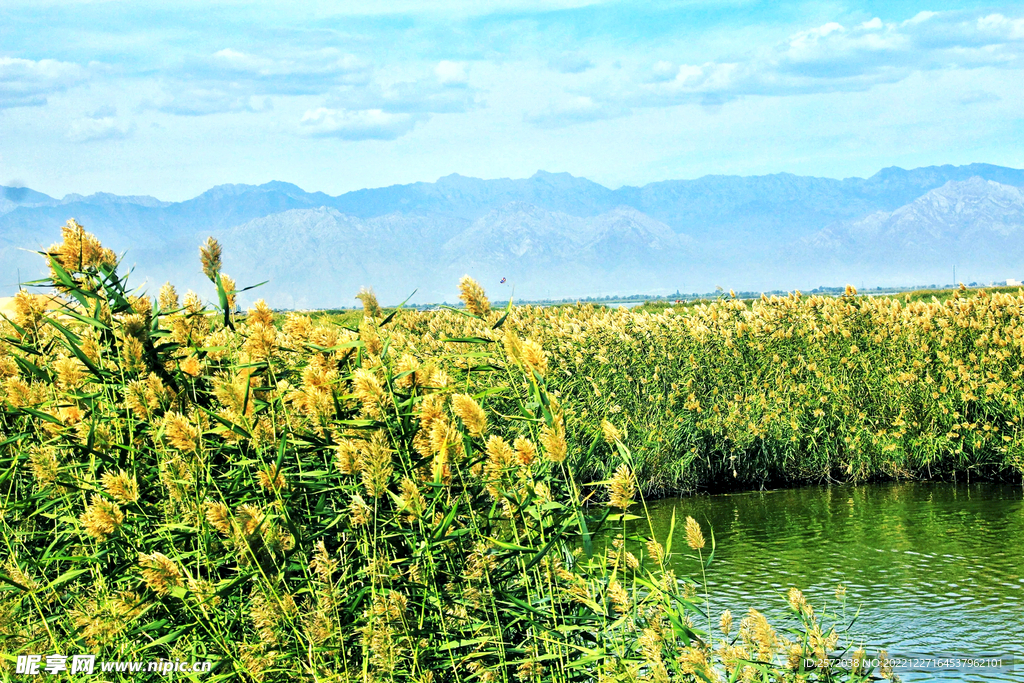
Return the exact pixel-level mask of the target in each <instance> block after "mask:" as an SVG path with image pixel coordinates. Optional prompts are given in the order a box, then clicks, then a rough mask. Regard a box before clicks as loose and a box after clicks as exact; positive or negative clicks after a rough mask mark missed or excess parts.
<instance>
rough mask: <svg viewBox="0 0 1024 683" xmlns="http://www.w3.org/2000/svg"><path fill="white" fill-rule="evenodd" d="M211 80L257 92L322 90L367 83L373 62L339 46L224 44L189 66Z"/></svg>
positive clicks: (315, 91)
mask: <svg viewBox="0 0 1024 683" xmlns="http://www.w3.org/2000/svg"><path fill="white" fill-rule="evenodd" d="M188 69H189V70H190V71H192V72H194V75H195V76H198V77H200V78H204V79H208V80H213V81H217V80H230V81H232V82H233V83H240V82H244V83H246V84H247V85H248V86H249V87H250V88H251V89H252V90H253V91H254V92H255V93H258V94H311V93H322V92H324V91H326V90H327V89H328V88H330V87H331V86H335V85H342V84H359V83H366V82H368V80H369V76H370V65H369V64H368V63H366V62H365V61H364V60H361V59H359V58H357V57H355V56H354V55H351V54H347V53H344V52H341V51H340V50H338V49H337V48H324V49H322V50H294V51H290V52H284V53H282V54H270V55H257V54H251V53H247V52H241V51H239V50H235V49H232V48H224V49H222V50H218V51H217V52H215V53H213V54H212V55H211V56H210V57H209V58H208V59H205V60H201V61H200V62H199V63H198V64H195V65H192V66H191V67H189V68H188Z"/></svg>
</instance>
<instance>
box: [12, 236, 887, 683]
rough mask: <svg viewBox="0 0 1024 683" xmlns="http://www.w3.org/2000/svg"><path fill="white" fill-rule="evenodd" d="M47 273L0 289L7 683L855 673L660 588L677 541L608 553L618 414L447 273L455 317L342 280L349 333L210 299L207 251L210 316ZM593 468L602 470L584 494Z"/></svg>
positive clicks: (78, 273) (813, 638) (625, 503)
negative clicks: (76, 667) (584, 414)
mask: <svg viewBox="0 0 1024 683" xmlns="http://www.w3.org/2000/svg"><path fill="white" fill-rule="evenodd" d="M46 258H48V259H49V263H50V267H51V271H52V278H51V280H50V281H49V284H50V285H51V286H52V287H53V288H54V289H55V290H57V291H58V292H59V293H60V294H61V297H62V301H63V302H64V305H63V307H62V308H60V309H58V310H56V311H49V312H48V311H46V310H44V308H43V307H42V306H41V305H39V303H38V300H36V299H33V298H32V297H30V296H28V295H26V294H19V296H18V302H17V303H18V309H17V315H16V316H15V318H14V319H13V320H11V321H9V322H8V323H5V325H4V330H3V332H4V338H5V339H4V344H3V345H2V347H0V348H2V349H3V351H2V355H0V375H2V377H3V382H2V390H0V428H2V435H0V448H2V451H0V501H2V503H0V505H2V507H0V542H2V543H3V546H4V552H3V554H4V556H5V559H4V560H3V564H2V569H0V584H2V589H0V653H2V654H3V657H4V660H5V662H4V666H6V667H7V670H6V675H8V676H13V674H12V673H11V671H12V667H13V661H14V659H15V656H16V655H19V654H26V653H35V654H48V653H63V654H65V655H70V654H76V653H80V652H90V653H93V654H97V655H98V656H99V658H100V659H103V660H115V659H120V660H154V659H159V658H164V659H180V660H185V661H189V660H212V661H214V662H215V667H214V670H213V671H212V672H211V673H209V674H205V675H199V674H189V675H188V676H189V677H190V678H192V679H195V680H207V681H212V680H225V681H227V680H253V681H278V680H280V681H286V680H317V681H357V680H358V681H399V680H401V681H421V682H429V681H467V682H468V681H513V680H515V681H577V680H580V681H582V680H587V681H590V680H602V681H620V680H621V681H637V680H645V681H646V680H650V681H669V680H672V681H697V680H702V681H714V680H726V679H728V680H759V681H760V680H768V681H782V680H787V681H788V680H822V681H824V680H829V681H832V680H836V681H839V680H841V681H863V680H867V679H868V677H869V673H870V672H868V671H864V670H861V668H857V667H855V668H853V669H851V668H849V667H847V668H842V667H839V666H826V667H820V666H818V667H812V666H810V665H809V663H808V661H807V660H806V659H805V658H816V657H823V656H824V655H826V654H828V653H832V654H835V653H843V652H847V651H848V647H849V644H844V643H842V642H841V641H840V637H841V635H842V623H841V622H840V624H839V626H838V628H837V627H835V626H832V625H826V623H825V622H824V621H823V620H822V618H821V616H820V615H819V614H818V613H816V612H814V610H812V609H810V607H809V606H808V605H807V604H806V601H804V600H803V599H802V597H800V599H797V597H794V596H791V603H792V607H793V618H792V621H791V623H790V624H788V625H786V627H785V630H776V629H775V628H773V627H772V626H771V625H770V624H769V623H768V621H767V620H766V619H765V618H764V617H763V616H762V615H761V614H760V613H759V612H757V611H756V610H754V609H751V610H750V611H749V612H748V613H747V614H746V615H745V616H744V617H743V618H742V620H741V621H740V623H739V624H738V626H736V627H734V625H733V620H732V616H731V614H729V613H726V614H723V615H720V616H714V615H711V614H708V613H707V612H706V608H704V607H702V605H706V604H707V597H706V586H705V587H704V588H703V589H702V588H700V587H699V586H698V585H697V584H695V583H694V582H692V581H679V580H677V578H676V577H675V575H674V574H673V572H672V569H671V562H672V557H673V555H675V554H678V553H679V552H680V550H681V548H680V544H679V543H677V544H676V546H675V547H673V544H672V541H673V535H672V534H670V535H669V537H667V538H665V539H657V538H654V537H653V535H648V536H646V537H641V538H636V537H631V538H629V539H627V538H624V537H623V535H622V530H623V529H624V528H625V527H624V524H625V521H626V520H627V519H628V518H629V515H630V513H631V511H632V512H636V511H638V510H639V509H641V508H640V506H639V504H638V502H640V495H639V492H638V487H637V480H636V463H635V462H634V456H633V455H632V454H631V452H630V450H629V448H628V446H627V445H626V443H625V442H624V441H625V438H626V437H625V436H624V434H623V432H622V431H621V426H622V424H623V420H622V417H623V416H622V415H619V414H618V413H611V411H607V412H609V413H610V415H609V417H611V418H612V419H610V420H604V421H603V423H601V424H599V425H598V426H597V427H595V428H594V429H593V430H590V431H588V430H587V429H586V427H581V426H576V427H572V428H570V426H569V424H570V421H571V420H570V415H569V410H568V408H567V406H568V405H569V404H570V402H571V401H573V400H579V394H578V393H574V392H578V391H579V388H571V387H568V386H566V383H565V380H564V377H563V374H564V373H565V372H566V369H567V368H568V367H570V366H563V365H561V363H562V362H563V361H562V358H563V356H564V351H562V350H561V349H559V348H558V345H559V344H560V343H564V342H554V343H552V344H551V346H553V347H554V348H547V347H548V342H549V341H551V340H552V339H553V337H552V335H550V334H548V335H547V337H545V339H546V341H545V342H544V343H538V342H537V341H536V339H531V338H530V337H529V336H528V335H526V334H525V333H526V332H527V331H528V330H529V328H530V327H531V326H532V325H534V324H535V322H534V321H532V320H531V316H534V315H539V314H536V313H534V312H529V311H528V312H526V313H523V312H519V311H514V310H513V309H511V307H510V308H507V309H505V310H498V311H492V310H491V309H490V304H489V302H487V300H486V297H485V295H484V293H483V290H482V289H480V288H479V286H478V285H476V283H474V282H472V281H471V280H465V281H464V282H463V283H462V290H463V295H464V298H465V300H466V304H467V309H468V310H467V311H466V312H448V313H445V314H442V315H441V316H439V317H437V318H436V319H431V318H428V317H425V316H422V315H419V314H414V315H407V314H405V313H402V312H398V313H397V314H395V313H393V314H389V315H386V316H383V317H381V316H382V313H381V312H380V309H379V306H377V304H376V300H375V299H374V298H373V296H372V294H371V293H366V294H365V295H364V297H363V302H364V305H365V307H366V314H365V315H364V317H363V318H362V320H361V321H360V323H359V327H358V331H352V330H348V329H345V328H342V327H340V326H337V325H332V324H330V323H314V322H313V320H311V319H310V318H308V317H306V316H302V315H298V314H292V315H289V316H288V317H287V319H286V320H285V321H284V322H283V324H282V325H281V326H280V327H278V326H277V325H275V324H274V316H273V314H272V312H271V311H270V310H269V309H268V308H267V307H266V306H265V305H263V304H262V302H258V303H257V304H256V305H255V306H253V307H252V308H251V309H250V310H249V311H248V313H247V314H246V315H244V316H237V315H235V314H234V313H233V310H234V308H235V305H234V300H235V297H236V296H237V292H236V291H235V285H234V283H233V281H232V280H231V279H230V278H228V277H227V276H226V275H225V274H224V273H222V272H221V268H220V253H219V247H218V246H217V245H216V243H215V242H213V241H211V242H209V243H207V244H206V245H205V246H204V247H203V250H202V265H203V269H204V272H206V274H207V276H208V277H209V278H210V280H211V282H212V283H213V284H214V285H215V286H216V289H217V292H218V302H219V304H218V306H217V307H215V308H214V309H208V308H206V307H205V306H204V305H203V304H202V303H201V301H200V299H199V298H198V297H197V296H195V295H194V294H191V293H189V294H187V295H186V296H185V298H184V301H183V302H182V301H180V300H179V297H178V294H177V292H176V291H175V290H174V288H173V287H171V286H170V285H167V286H165V287H164V288H163V289H162V290H161V291H160V294H159V297H157V298H156V300H153V299H150V298H147V297H146V296H143V295H141V294H139V293H136V292H133V291H132V290H131V289H130V287H129V285H128V284H127V282H126V281H125V280H124V279H123V278H122V277H121V276H120V275H119V274H118V272H117V268H116V263H115V259H114V257H113V254H111V253H110V252H109V251H108V250H105V249H104V248H103V247H102V246H101V245H100V244H99V243H98V242H97V241H96V240H95V238H93V237H92V236H91V235H89V234H88V233H86V232H84V230H82V228H81V227H80V226H78V225H77V224H75V223H73V222H69V224H68V226H67V227H66V228H65V229H64V234H63V242H62V243H60V244H57V245H54V247H52V248H51V249H50V252H49V254H47V255H46ZM454 316H459V318H458V321H459V324H458V325H456V324H455V323H454V322H453V321H454V320H456V318H454ZM406 318H409V319H408V320H407V319H406ZM551 322H552V321H541V320H537V321H536V324H537V326H538V328H541V327H544V326H547V328H548V329H550V325H551ZM435 323H437V324H438V325H439V327H437V328H435V329H433V331H430V330H423V334H422V335H420V336H415V335H414V334H413V331H414V330H416V329H419V328H420V327H421V326H426V327H428V328H429V327H430V326H431V325H433V324H435ZM513 323H515V324H513ZM449 326H450V327H452V328H454V327H460V326H461V329H464V330H471V331H472V334H462V335H461V336H458V337H453V336H449V335H448V334H447V333H446V332H440V331H441V330H442V329H444V328H447V327H449ZM439 332H440V333H439ZM595 350H598V349H595ZM598 351H599V350H598ZM620 371H622V372H626V371H633V370H627V369H626V368H622V369H621V370H620ZM556 377H557V378H558V386H560V387H562V388H561V389H555V388H554V387H555V386H556V384H555V378H556ZM600 412H601V413H604V412H606V411H603V410H602V411H600ZM584 424H585V423H584ZM590 459H601V460H602V461H603V462H614V463H615V467H614V471H613V474H612V476H610V477H609V479H608V480H607V481H604V482H596V483H594V482H592V484H594V485H592V486H586V487H581V486H580V482H581V481H582V479H581V478H580V477H578V476H575V475H576V473H575V472H574V471H573V469H572V467H573V466H579V467H582V468H584V469H586V468H587V466H588V465H587V463H588V462H589V460H590ZM573 463H575V465H574V464H573ZM595 492H598V493H597V495H594V494H595ZM606 497H607V498H608V499H609V500H610V502H611V503H612V505H610V506H609V505H604V504H600V505H598V504H596V503H597V502H598V501H602V500H604V499H605V498H606ZM588 498H589V499H591V503H592V504H591V505H585V504H584V503H585V501H586V500H587V499H588ZM685 529H686V541H687V546H688V548H689V550H688V551H687V550H685V549H682V550H684V551H686V552H693V553H698V554H699V557H700V560H701V562H702V566H703V565H705V564H706V563H707V562H710V561H711V559H712V557H713V554H714V543H713V540H712V542H711V543H710V544H709V543H708V542H707V541H706V540H705V539H704V537H703V533H704V531H705V530H702V529H701V528H700V526H699V524H698V523H697V522H696V521H695V520H692V519H690V520H686V525H685ZM616 530H618V531H619V533H618V534H617V533H616ZM597 534H604V535H603V536H601V538H602V539H608V541H609V542H607V543H605V542H603V541H601V542H598V540H597V536H596V535H597ZM712 538H713V537H712ZM627 541H631V542H632V543H631V544H630V545H631V546H633V547H634V549H636V548H635V543H636V542H638V541H642V542H643V543H644V545H643V548H644V551H643V552H640V551H638V553H639V556H638V554H634V552H632V551H630V550H629V549H628V548H627ZM702 598H704V599H703V600H702ZM716 624H717V626H716ZM876 673H878V672H876ZM178 675H179V676H184V675H183V674H178Z"/></svg>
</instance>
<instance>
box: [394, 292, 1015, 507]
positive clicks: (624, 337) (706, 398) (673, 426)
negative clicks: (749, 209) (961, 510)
mask: <svg viewBox="0 0 1024 683" xmlns="http://www.w3.org/2000/svg"><path fill="white" fill-rule="evenodd" d="M1022 311H1024V294H1022V293H1021V291H1020V290H1014V291H1012V292H996V293H990V292H987V291H979V292H973V293H967V292H959V291H957V292H951V293H950V294H949V296H948V297H947V298H946V299H945V300H943V301H940V300H937V299H932V300H928V301H925V300H916V301H915V300H908V298H907V297H902V298H901V297H878V298H868V297H859V296H856V295H855V293H854V292H853V291H852V290H851V291H850V293H849V295H848V296H844V297H838V298H837V297H821V296H803V295H800V294H799V293H794V294H792V295H789V296H786V297H771V298H764V299H761V300H755V301H752V302H742V301H738V300H733V299H730V298H726V299H723V300H721V301H718V302H714V303H710V304H707V303H702V304H698V305H695V306H691V307H687V308H674V307H665V308H663V309H661V310H660V312H656V313H652V312H650V311H645V310H635V309H634V310H627V309H604V308H595V307H593V306H591V305H582V306H567V307H557V308H537V307H530V306H525V307H514V308H512V309H511V311H510V312H509V315H508V320H507V322H506V326H505V329H508V330H510V331H512V332H514V333H516V334H519V335H524V336H529V337H531V338H532V339H534V340H535V341H536V342H537V343H538V344H539V345H540V346H541V347H542V348H543V349H544V350H545V353H546V354H547V361H548V364H549V366H550V368H551V370H550V378H549V382H550V386H551V387H552V391H553V392H554V393H555V395H557V396H558V397H559V400H560V401H561V403H562V405H563V408H564V411H565V414H566V425H567V430H568V435H569V437H568V438H569V440H570V441H571V442H572V443H575V444H580V445H581V448H580V451H579V452H578V453H577V454H576V455H574V456H573V464H574V467H575V468H576V471H577V472H578V473H579V474H580V476H582V477H583V478H584V479H604V478H607V477H608V476H609V475H610V474H611V472H612V471H613V470H614V468H615V466H616V460H615V458H614V457H607V454H606V453H604V452H602V451H596V452H594V453H589V454H588V452H587V448H586V445H587V444H589V443H591V442H592V441H593V439H594V435H595V434H598V433H599V432H600V426H601V423H602V421H605V420H610V421H611V422H613V423H615V424H616V425H617V426H618V428H619V429H620V430H621V431H622V432H623V439H624V441H625V443H626V444H627V445H628V446H629V448H630V449H631V451H632V452H633V454H634V457H635V459H636V468H637V476H638V478H639V481H640V484H641V487H642V488H643V489H644V490H645V491H646V492H648V493H661V492H666V491H678V490H693V489H698V488H724V487H760V486H763V485H768V484H772V485H777V484H787V483H788V484H799V483H812V482H830V481H847V482H857V481H864V480H868V479H872V478H907V477H930V478H938V477H947V478H950V477H957V476H960V477H969V476H976V477H977V476H988V477H1005V478H1017V477H1019V476H1020V474H1021V472H1022V470H1024V460H1022V454H1024V434H1022V433H1021V430H1020V424H1021V418H1022V414H1021V403H1020V400H1019V394H1020V389H1021V383H1022V380H1021V372H1022V364H1021V358H1022V356H1021V353H1022V348H1024V327H1022ZM394 327H395V329H394V331H393V333H392V335H391V337H390V339H391V341H390V344H391V348H392V350H393V351H394V352H395V353H398V354H411V355H413V356H415V355H416V354H429V355H433V356H436V357H439V358H449V357H454V356H455V355H457V354H459V353H462V352H464V351H465V350H466V349H467V348H471V347H474V346H478V347H479V348H478V349H476V350H477V351H478V352H479V353H478V354H477V356H478V357H477V358H476V359H474V360H466V359H465V358H460V359H459V360H458V362H459V363H461V364H462V365H463V366H464V367H472V366H473V365H474V364H478V365H480V366H483V367H486V366H488V365H489V364H491V362H492V360H493V359H491V358H490V357H489V356H488V349H489V348H490V347H489V346H488V345H487V344H486V343H483V340H485V339H496V340H498V341H500V339H501V336H500V335H497V334H495V333H494V332H493V331H491V330H490V329H489V326H488V324H487V323H486V322H485V321H481V320H475V319H473V318H468V317H466V316H465V315H463V314H462V313H461V312H457V311H442V312H431V313H418V312H408V313H403V314H401V315H400V316H398V317H397V318H396V319H395V322H394ZM452 340H458V341H452ZM446 362H447V361H446ZM473 375H474V376H482V375H480V374H479V373H473ZM470 382H471V383H472V380H470ZM481 386H482V385H481Z"/></svg>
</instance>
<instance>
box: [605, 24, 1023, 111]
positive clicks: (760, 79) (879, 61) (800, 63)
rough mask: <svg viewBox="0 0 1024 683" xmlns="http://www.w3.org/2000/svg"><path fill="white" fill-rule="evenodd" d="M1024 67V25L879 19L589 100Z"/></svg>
mask: <svg viewBox="0 0 1024 683" xmlns="http://www.w3.org/2000/svg"><path fill="white" fill-rule="evenodd" d="M1021 65H1024V18H1007V17H1005V16H1003V15H1001V14H990V15H987V16H984V17H977V16H974V17H971V16H967V15H965V14H963V13H958V12H945V13H935V12H930V13H925V12H922V13H920V14H918V15H916V16H915V17H914V18H912V19H910V20H908V21H904V22H900V23H888V24H887V23H883V22H882V20H881V19H879V18H877V17H875V18H873V19H871V20H870V21H866V22H863V23H861V24H859V25H855V26H851V27H847V26H844V25H842V24H840V23H838V22H834V21H833V22H827V23H825V24H822V25H820V26H816V27H812V28H810V29H806V30H803V31H798V32H796V33H794V34H793V35H791V36H790V37H789V38H788V39H787V40H785V41H781V42H779V43H777V44H775V45H772V46H769V47H766V48H762V49H758V50H753V51H751V52H749V53H747V54H745V55H741V56H737V57H735V58H732V59H722V60H716V61H709V62H706V63H703V64H685V63H684V64H674V63H672V62H669V61H665V60H661V61H658V62H656V63H654V64H653V65H652V66H650V67H648V68H647V69H646V70H645V69H639V70H635V71H634V72H633V73H632V74H631V75H630V74H624V76H625V77H626V79H627V80H625V81H620V82H619V83H618V85H617V87H613V88H608V87H607V86H606V85H605V84H602V85H601V88H602V89H603V91H598V90H596V89H594V90H590V91H588V92H587V93H586V94H588V95H590V96H591V97H593V98H594V100H595V101H596V102H601V101H604V102H618V103H621V104H625V105H628V106H634V107H661V106H673V105H677V104H685V103H694V102H704V103H706V102H708V101H709V98H712V99H713V100H714V101H716V102H722V101H728V100H729V99H734V98H737V97H742V96H744V95H768V96H787V95H804V94H809V93H818V92H852V91H863V90H868V89H870V88H872V87H874V86H877V85H881V84H885V83H896V82H899V81H902V80H904V79H906V78H907V77H908V76H909V75H910V74H912V73H915V72H920V71H934V70H949V69H973V68H979V67H986V66H995V67H1016V68H1020V66H1021Z"/></svg>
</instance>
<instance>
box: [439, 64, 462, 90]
mask: <svg viewBox="0 0 1024 683" xmlns="http://www.w3.org/2000/svg"><path fill="white" fill-rule="evenodd" d="M434 74H435V75H436V76H437V80H438V82H439V83H440V84H441V85H446V86H464V85H466V84H467V83H469V76H467V75H466V65H465V64H463V63H462V62H450V61H448V60H442V61H441V62H438V64H437V66H436V67H435V68H434Z"/></svg>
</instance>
